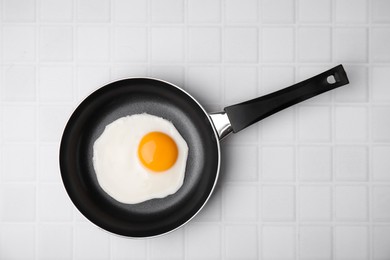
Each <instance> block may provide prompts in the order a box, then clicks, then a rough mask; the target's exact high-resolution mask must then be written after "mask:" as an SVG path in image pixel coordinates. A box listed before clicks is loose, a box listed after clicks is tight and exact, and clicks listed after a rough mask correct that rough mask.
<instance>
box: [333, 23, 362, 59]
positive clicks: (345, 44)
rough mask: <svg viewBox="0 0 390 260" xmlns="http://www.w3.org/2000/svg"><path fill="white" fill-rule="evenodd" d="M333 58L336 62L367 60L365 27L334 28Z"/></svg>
mask: <svg viewBox="0 0 390 260" xmlns="http://www.w3.org/2000/svg"><path fill="white" fill-rule="evenodd" d="M332 50H333V60H334V61H337V62H352V63H355V62H366V61H367V29H366V28H334V29H333V48H332Z"/></svg>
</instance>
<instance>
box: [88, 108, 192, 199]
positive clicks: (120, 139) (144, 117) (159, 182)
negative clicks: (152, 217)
mask: <svg viewBox="0 0 390 260" xmlns="http://www.w3.org/2000/svg"><path fill="white" fill-rule="evenodd" d="M187 156H188V146H187V143H186V141H185V140H184V138H183V137H182V136H181V135H180V133H179V132H178V131H177V129H176V128H175V126H174V125H173V124H172V123H171V122H170V121H168V120H166V119H164V118H161V117H157V116H153V115H149V114H146V113H144V114H137V115H131V116H126V117H122V118H119V119H117V120H115V121H114V122H112V123H110V124H108V125H107V126H106V127H105V129H104V131H103V133H102V134H101V135H100V136H99V138H98V139H97V140H96V141H95V143H94V145H93V167H94V169H95V173H96V177H97V180H98V182H99V185H100V186H101V188H102V189H103V190H104V191H105V192H106V193H107V194H108V195H110V196H111V197H112V198H114V199H115V200H117V201H119V202H122V203H127V204H136V203H141V202H144V201H147V200H150V199H154V198H164V197H166V196H168V195H171V194H174V193H176V192H177V191H178V190H179V189H180V187H181V186H182V185H183V181H184V175H185V168H186V163H187Z"/></svg>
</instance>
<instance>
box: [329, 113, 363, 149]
mask: <svg viewBox="0 0 390 260" xmlns="http://www.w3.org/2000/svg"><path fill="white" fill-rule="evenodd" d="M334 120H335V121H334V122H335V139H336V140H337V141H341V142H352V141H364V140H366V139H367V109H366V108H365V107H341V106H340V107H336V108H335V118H334Z"/></svg>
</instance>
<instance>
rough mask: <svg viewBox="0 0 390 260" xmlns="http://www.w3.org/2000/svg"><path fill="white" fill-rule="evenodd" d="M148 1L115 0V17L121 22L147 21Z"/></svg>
mask: <svg viewBox="0 0 390 260" xmlns="http://www.w3.org/2000/svg"><path fill="white" fill-rule="evenodd" d="M147 5H148V1H144V0H114V1H113V9H114V10H113V19H114V20H115V21H119V22H145V21H146V18H147V12H148V8H147Z"/></svg>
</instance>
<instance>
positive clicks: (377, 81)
mask: <svg viewBox="0 0 390 260" xmlns="http://www.w3.org/2000/svg"><path fill="white" fill-rule="evenodd" d="M389 74H390V67H372V74H371V77H372V99H373V100H374V101H379V102H380V101H390V88H389V87H388V82H387V77H388V75H389Z"/></svg>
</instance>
